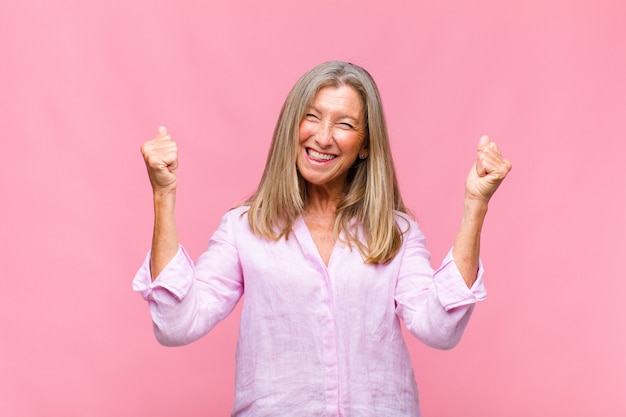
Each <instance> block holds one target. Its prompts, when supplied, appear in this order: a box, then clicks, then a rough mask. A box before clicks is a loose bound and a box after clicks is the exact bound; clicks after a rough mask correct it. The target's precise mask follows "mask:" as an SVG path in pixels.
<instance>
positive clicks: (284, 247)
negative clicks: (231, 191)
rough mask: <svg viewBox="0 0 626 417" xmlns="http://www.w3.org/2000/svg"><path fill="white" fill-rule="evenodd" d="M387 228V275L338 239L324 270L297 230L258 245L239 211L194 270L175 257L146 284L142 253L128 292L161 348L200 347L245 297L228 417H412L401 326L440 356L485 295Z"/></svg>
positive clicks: (412, 387) (413, 229)
mask: <svg viewBox="0 0 626 417" xmlns="http://www.w3.org/2000/svg"><path fill="white" fill-rule="evenodd" d="M397 222H398V225H399V226H400V228H401V229H402V230H404V231H405V233H404V235H403V243H402V247H401V249H400V251H399V253H398V254H397V255H396V256H395V258H394V259H393V260H392V261H391V262H389V263H388V264H385V265H371V264H365V263H364V262H363V258H362V256H361V254H360V252H359V251H358V249H357V248H356V247H352V248H351V247H350V246H348V245H347V244H346V243H345V242H344V241H343V240H341V237H340V240H339V241H338V242H337V243H336V245H335V247H334V249H333V251H332V254H331V257H330V260H329V263H328V266H326V265H325V264H324V262H323V261H322V259H321V257H320V255H319V252H318V251H317V248H316V246H315V243H314V242H313V239H312V237H311V235H310V233H309V230H308V228H307V227H306V224H305V223H304V220H303V219H302V218H299V219H298V220H297V221H296V222H295V224H294V226H293V232H292V233H291V234H290V235H289V236H288V238H283V239H280V240H278V241H275V242H274V241H268V240H267V239H264V238H261V237H259V236H256V235H255V234H253V233H252V231H251V230H250V228H249V225H248V219H247V210H246V207H239V208H236V209H233V210H231V211H229V212H228V213H226V214H225V215H224V217H223V218H222V221H221V224H220V226H219V228H218V230H217V231H216V232H215V233H214V235H213V236H212V238H211V239H210V241H209V245H208V248H207V250H206V251H205V252H204V253H203V254H202V255H201V256H200V257H199V259H198V261H197V263H196V264H194V263H193V261H192V260H191V259H190V257H189V255H188V254H187V252H186V251H185V249H184V248H183V247H182V246H180V248H179V250H178V253H177V254H176V256H175V257H174V258H173V259H172V260H171V261H170V262H169V264H168V265H167V266H166V268H165V269H164V270H163V271H162V272H161V274H160V275H159V276H158V277H157V279H156V280H155V281H154V282H151V278H150V266H149V259H150V253H148V256H147V257H146V259H145V261H144V263H143V265H142V266H141V268H140V269H139V271H138V272H137V274H136V276H135V278H134V280H133V288H134V290H135V291H138V292H139V293H141V295H142V296H143V298H144V299H146V300H147V301H148V302H149V307H150V312H151V316H152V320H153V325H154V332H155V335H156V337H157V339H158V341H159V342H160V343H162V344H163V345H167V346H176V345H184V344H187V343H190V342H193V341H194V340H196V339H198V338H200V337H202V336H203V335H205V334H206V333H207V332H209V331H210V330H211V329H212V328H213V327H214V326H215V325H216V324H217V323H218V322H219V321H220V320H222V319H223V318H225V317H226V316H227V315H228V314H229V313H230V312H231V311H232V310H233V308H234V307H235V305H236V304H237V302H238V301H239V299H240V298H242V296H243V294H244V293H245V300H244V302H243V308H242V314H241V322H240V329H239V337H238V342H237V352H236V382H235V400H234V405H233V409H232V415H233V416H293V417H296V416H307V417H309V416H420V411H419V402H418V392H417V386H416V382H415V377H414V374H413V367H412V364H411V359H410V356H409V352H408V350H407V348H406V345H405V342H404V340H403V337H402V332H401V324H400V319H402V320H403V321H404V323H405V326H406V328H407V329H408V330H409V331H410V332H411V333H412V334H413V335H415V336H416V337H417V338H418V339H419V340H421V341H422V342H424V343H426V344H427V345H429V346H432V347H435V348H441V349H448V348H451V347H453V346H454V345H456V344H457V343H458V341H459V340H460V338H461V335H462V333H463V331H464V329H465V327H466V325H467V322H468V320H469V318H470V315H471V313H472V310H473V307H474V304H475V302H477V301H479V300H483V299H484V298H485V297H486V292H485V288H484V285H483V279H482V275H483V267H482V264H481V265H479V272H478V277H477V280H476V282H475V283H474V285H473V286H472V288H471V289H468V287H467V285H466V284H465V282H464V281H463V279H462V277H461V274H460V272H459V270H458V269H457V267H456V264H455V262H454V259H453V258H452V255H451V251H450V252H449V253H448V255H447V256H446V258H445V259H444V260H443V262H442V265H441V266H440V267H439V269H437V270H436V271H435V270H433V269H432V268H431V265H430V253H429V252H428V251H427V249H426V247H425V238H424V235H423V234H422V232H421V231H420V230H419V228H418V225H417V224H416V223H415V222H414V221H413V220H411V219H410V218H409V217H408V216H407V215H405V214H401V213H397ZM352 227H356V226H355V224H354V223H353V224H352Z"/></svg>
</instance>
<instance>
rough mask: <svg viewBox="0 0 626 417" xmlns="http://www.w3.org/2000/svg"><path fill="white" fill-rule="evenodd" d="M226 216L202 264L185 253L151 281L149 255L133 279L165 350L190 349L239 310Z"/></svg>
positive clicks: (239, 283)
mask: <svg viewBox="0 0 626 417" xmlns="http://www.w3.org/2000/svg"><path fill="white" fill-rule="evenodd" d="M229 223H230V222H229V220H228V216H224V218H223V219H222V223H221V224H220V227H219V228H218V230H217V231H216V232H215V233H214V235H213V237H212V238H211V240H210V241H209V245H208V248H207V250H206V251H205V252H204V253H203V254H202V255H201V256H200V258H199V259H198V262H197V263H196V264H194V262H193V260H192V259H191V258H190V257H189V254H188V253H187V251H186V250H185V249H184V247H182V246H179V249H178V252H177V253H176V255H175V256H174V258H172V260H171V261H170V262H169V263H168V264H167V266H166V267H165V268H164V269H163V271H162V272H161V273H160V274H159V276H158V277H157V278H156V279H155V280H154V281H152V280H151V275H150V253H148V255H147V256H146V259H145V260H144V262H143V264H142V265H141V267H140V268H139V270H138V271H137V273H136V275H135V278H134V279H133V290H134V291H136V292H138V293H139V294H141V296H142V297H143V298H144V299H145V300H146V301H148V303H149V307H150V314H151V316H152V322H153V327H154V333H155V336H156V338H157V340H158V341H159V342H160V343H161V344H163V345H166V346H179V345H185V344H188V343H191V342H193V341H195V340H197V339H198V338H200V337H202V336H203V335H205V334H206V333H208V332H209V331H210V330H211V329H212V328H213V327H215V325H216V324H217V323H218V322H219V321H221V320H222V319H224V318H225V317H226V316H227V315H228V314H229V313H230V312H231V311H232V310H233V309H234V308H235V306H236V305H237V302H238V301H239V299H240V298H241V296H242V294H243V277H242V272H241V266H240V263H239V257H238V253H237V249H236V246H235V244H234V239H233V231H232V225H231V224H229Z"/></svg>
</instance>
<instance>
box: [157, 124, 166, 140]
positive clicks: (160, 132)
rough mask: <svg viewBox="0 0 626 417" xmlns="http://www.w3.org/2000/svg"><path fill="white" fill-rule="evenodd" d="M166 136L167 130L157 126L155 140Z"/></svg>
mask: <svg viewBox="0 0 626 417" xmlns="http://www.w3.org/2000/svg"><path fill="white" fill-rule="evenodd" d="M166 136H167V129H166V128H165V126H159V128H158V129H157V138H164V137H166Z"/></svg>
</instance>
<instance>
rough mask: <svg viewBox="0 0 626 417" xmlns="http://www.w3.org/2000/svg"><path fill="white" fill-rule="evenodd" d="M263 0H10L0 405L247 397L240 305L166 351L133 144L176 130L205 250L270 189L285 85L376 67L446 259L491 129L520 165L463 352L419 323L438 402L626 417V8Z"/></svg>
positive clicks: (183, 203)
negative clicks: (204, 332) (428, 336)
mask: <svg viewBox="0 0 626 417" xmlns="http://www.w3.org/2000/svg"><path fill="white" fill-rule="evenodd" d="M243 3H245V4H242V2H219V3H218V2H213V1H186V2H185V1H181V0H177V1H174V0H172V1H147V0H145V1H139V0H129V1H126V2H105V1H101V2H88V1H80V0H76V1H71V0H65V1H63V0H59V1H55V2H45V1H35V0H31V1H19V2H18V1H4V2H3V3H2V5H1V6H0V52H1V55H0V56H1V57H2V58H1V62H0V77H1V78H0V79H1V83H2V84H1V85H2V88H1V94H0V111H1V112H0V117H1V120H2V146H1V147H0V149H1V150H0V155H2V160H1V162H0V190H1V191H0V192H1V193H2V197H1V202H2V203H1V204H0V214H1V216H0V284H1V285H0V287H1V288H2V291H1V294H2V296H1V301H0V415H2V416H24V417H30V416H43V415H45V416H49V415H59V416H60V415H63V416H91V417H99V416H102V417H104V416H107V417H110V416H142V415H150V416H170V415H180V416H210V415H216V416H217V415H226V414H227V412H228V410H229V409H230V405H231V401H232V385H233V379H234V375H233V372H234V361H233V358H234V346H235V338H236V331H237V314H235V315H234V316H231V317H230V318H229V319H228V320H226V321H225V322H224V323H222V324H220V325H219V326H218V327H217V329H215V331H214V332H213V333H211V334H210V335H208V336H207V337H205V338H204V339H203V340H201V341H199V342H197V343H196V344H194V345H191V346H188V347H183V348H175V349H172V348H164V347H161V346H159V345H158V344H157V342H156V341H155V339H154V337H153V335H152V330H151V325H150V319H149V315H148V310H147V307H146V305H145V304H144V303H143V302H142V300H141V299H140V298H139V296H138V295H136V294H134V293H132V291H131V287H130V281H131V279H132V276H133V274H134V272H135V270H136V268H137V267H138V265H139V263H140V262H141V260H142V259H143V257H144V255H145V252H146V250H147V249H148V245H149V241H150V233H151V201H150V197H151V196H150V190H149V185H148V182H147V176H146V174H145V172H144V168H143V162H142V160H141V157H140V154H139V146H140V144H141V143H142V142H143V141H144V140H146V139H149V138H151V137H152V136H153V134H154V132H155V129H156V127H157V126H158V125H159V124H165V125H167V126H168V129H169V131H170V132H171V134H172V135H173V137H174V138H175V139H176V140H177V141H178V142H179V145H180V148H181V155H180V159H181V168H180V178H181V179H180V182H181V187H180V191H179V206H178V207H179V212H178V218H179V222H180V229H181V239H182V240H183V242H184V243H185V245H186V246H187V248H188V249H189V250H190V252H191V253H192V254H193V255H194V256H197V255H198V254H199V253H200V252H201V251H202V250H203V249H204V247H205V245H206V242H207V239H208V237H209V235H210V234H211V232H212V231H213V229H214V228H215V226H216V224H217V221H218V220H219V217H220V216H221V214H222V213H223V212H224V211H225V210H226V209H228V208H229V207H231V206H233V205H235V204H236V203H237V202H239V201H241V199H243V198H244V197H245V196H247V195H248V194H249V193H251V192H252V190H253V189H254V187H255V185H256V183H257V181H258V179H259V176H260V173H261V170H262V167H263V163H264V160H265V154H266V151H267V148H268V144H269V140H270V136H271V133H272V129H273V125H274V122H275V120H276V117H277V115H278V111H279V108H280V105H281V104H282V100H283V99H284V97H285V95H286V93H287V91H288V90H289V88H290V87H291V85H292V84H293V83H294V82H295V80H296V79H297V78H298V76H299V75H301V74H302V73H303V72H304V71H305V70H306V69H308V68H310V67H311V66H313V65H315V64H317V63H320V62H322V61H326V60H330V59H343V60H350V61H353V62H356V63H359V64H361V65H363V66H365V67H366V68H368V69H369V70H370V72H371V73H372V74H373V75H374V77H375V79H376V80H377V81H378V83H379V87H380V89H381V91H382V95H383V100H384V102H385V105H386V112H387V116H388V121H389V124H390V130H391V135H392V146H393V149H394V156H395V158H396V163H397V167H398V171H399V176H400V181H401V186H402V189H403V192H404V196H405V199H406V201H407V202H408V204H409V205H410V206H411V207H412V208H413V210H414V211H415V212H416V213H417V214H418V215H419V217H420V219H421V221H422V224H423V228H424V229H425V232H426V233H427V236H428V237H429V244H430V248H431V250H432V252H433V256H434V261H435V262H438V261H439V260H440V259H441V258H442V257H443V255H444V253H445V251H446V250H447V249H448V247H449V246H450V245H451V243H452V239H453V236H454V233H455V229H456V227H457V225H458V221H459V219H460V211H461V205H460V203H461V199H462V191H463V188H462V187H463V179H464V176H465V173H466V171H467V169H468V168H469V164H470V163H471V160H472V158H473V155H474V149H475V144H476V142H477V140H478V138H479V136H480V135H481V134H483V133H488V134H489V135H490V136H491V137H492V138H493V139H495V140H496V141H497V142H498V143H499V145H500V147H501V148H502V150H503V152H504V153H505V155H506V156H507V157H508V158H509V159H511V160H512V161H513V164H514V168H513V171H512V173H511V175H510V177H509V178H508V179H507V181H506V183H505V184H504V186H503V187H502V189H501V190H500V191H499V192H498V195H497V196H496V197H495V200H494V202H493V204H492V208H491V211H490V215H489V219H488V224H487V227H486V229H485V231H484V243H483V259H484V262H485V264H486V266H487V276H486V279H487V284H488V289H489V291H490V295H489V300H488V301H487V302H485V303H482V304H481V305H480V306H479V307H478V309H477V310H476V312H475V316H474V318H473V321H472V322H471V323H470V326H469V328H468V330H467V333H466V335H465V338H464V340H463V341H462V342H461V344H460V345H459V346H458V347H457V348H456V349H454V350H452V351H445V352H442V351H435V350H432V349H428V348H426V347H424V346H421V345H419V344H418V343H417V342H415V341H413V340H411V341H410V348H411V351H412V354H413V358H414V366H415V370H416V374H417V378H418V384H419V386H420V391H421V396H422V397H421V400H422V404H423V411H424V414H425V415H426V416H431V417H436V416H460V415H463V416H469V417H473V416H476V417H496V416H497V417H501V416H508V417H516V416H520V417H521V416H594V417H595V416H623V415H625V414H626V396H624V395H623V391H624V388H625V387H626V363H625V361H624V359H623V357H624V352H626V326H625V325H624V319H625V318H626V313H625V312H624V309H623V307H622V305H623V303H624V293H625V292H626V273H625V267H624V249H626V247H625V245H624V242H623V239H624V236H625V235H626V222H625V221H624V212H625V211H626V203H625V202H624V195H625V191H624V190H626V179H625V176H624V174H623V160H624V154H625V152H626V104H625V97H626V76H625V74H626V58H625V56H626V55H625V54H626V26H625V25H624V23H623V21H624V17H626V7H625V6H624V3H623V2H620V1H617V0H616V1H613V2H611V1H610V0H606V1H603V0H595V1H562V2H557V1H549V0H548V1H518V2H502V1H495V0H494V1H489V0H480V1H471V2H470V1H463V0H438V1H416V2H408V1H400V0H389V1H369V2H362V1H351V2H342V1H334V0H321V1H318V2H313V3H310V2H307V3H305V2H292V1H290V0H281V1H274V2H270V5H265V4H264V3H265V2H256V1H246V2H243ZM116 4H119V5H116ZM122 4H123V5H122Z"/></svg>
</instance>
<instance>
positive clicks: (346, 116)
mask: <svg viewBox="0 0 626 417" xmlns="http://www.w3.org/2000/svg"><path fill="white" fill-rule="evenodd" d="M309 110H313V111H315V112H317V113H322V112H321V111H320V109H318V108H317V107H315V106H314V105H313V104H311V105H310V106H309ZM339 119H350V120H352V121H354V122H356V123H360V122H361V120H360V119H359V118H357V117H354V116H351V115H349V114H345V115H343V116H340V117H339Z"/></svg>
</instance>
